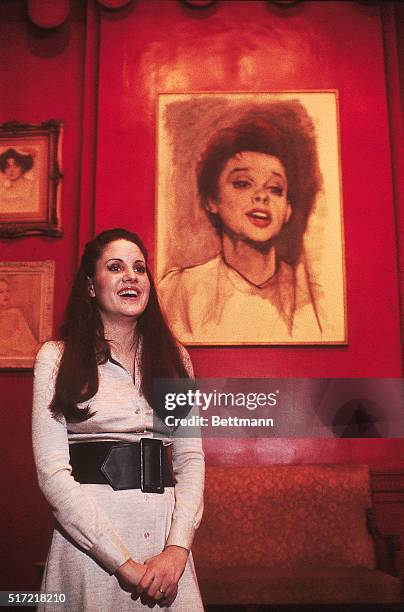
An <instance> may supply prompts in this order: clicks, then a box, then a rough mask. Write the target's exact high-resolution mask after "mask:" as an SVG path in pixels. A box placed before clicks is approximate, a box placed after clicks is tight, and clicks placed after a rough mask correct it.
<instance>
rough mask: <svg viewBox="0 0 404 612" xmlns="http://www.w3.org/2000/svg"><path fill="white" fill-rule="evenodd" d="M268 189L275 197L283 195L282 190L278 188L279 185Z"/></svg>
mask: <svg viewBox="0 0 404 612" xmlns="http://www.w3.org/2000/svg"><path fill="white" fill-rule="evenodd" d="M269 189H270V192H271V193H274V194H275V195H278V196H281V195H283V188H282V187H280V186H279V185H271V187H270V188H269Z"/></svg>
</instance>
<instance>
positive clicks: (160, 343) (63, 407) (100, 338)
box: [50, 228, 188, 421]
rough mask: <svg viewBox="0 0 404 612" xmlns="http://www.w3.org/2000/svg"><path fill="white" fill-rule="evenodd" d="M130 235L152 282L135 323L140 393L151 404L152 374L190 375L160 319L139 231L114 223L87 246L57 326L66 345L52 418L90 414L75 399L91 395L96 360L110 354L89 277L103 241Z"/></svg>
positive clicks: (78, 417)
mask: <svg viewBox="0 0 404 612" xmlns="http://www.w3.org/2000/svg"><path fill="white" fill-rule="evenodd" d="M120 239H124V240H128V241H129V242H133V243H134V244H136V245H137V246H138V247H139V249H140V250H141V252H142V254H143V256H144V258H145V261H146V270H147V275H148V278H149V281H150V293H149V301H148V303H147V306H146V309H145V311H144V312H143V313H142V315H141V316H140V318H139V320H138V322H137V325H136V335H137V336H138V338H141V340H142V350H141V354H140V370H141V372H142V382H141V387H140V389H141V392H142V393H143V395H144V396H145V398H146V400H147V401H148V403H149V404H150V405H152V395H153V379H156V378H180V377H184V378H188V374H187V372H186V369H185V367H184V364H183V362H182V359H181V355H180V350H179V347H178V345H177V343H176V341H175V339H174V337H173V335H172V333H171V331H170V329H169V327H168V325H167V323H166V321H165V319H164V316H163V313H162V311H161V308H160V304H159V301H158V297H157V292H156V287H155V284H154V281H153V278H152V276H151V274H150V271H149V269H148V267H147V251H146V248H145V246H144V244H143V242H142V240H141V239H140V238H139V236H138V235H137V234H134V233H133V232H129V231H128V230H125V229H121V228H115V229H111V230H107V231H105V232H102V233H101V234H99V235H98V236H96V237H95V238H94V239H93V240H91V241H90V242H88V243H87V244H86V246H85V249H84V253H83V256H82V258H81V263H80V267H79V269H78V272H77V274H76V278H75V280H74V283H73V286H72V290H71V293H70V297H69V300H68V302H67V307H66V311H65V315H64V319H63V323H62V325H61V328H60V339H61V340H63V343H64V350H63V354H62V357H61V361H60V366H59V370H58V374H57V378H56V385H55V395H54V397H53V400H52V402H51V405H50V410H51V412H52V414H53V415H54V416H55V417H58V416H60V415H61V414H63V415H64V416H65V417H66V418H67V419H71V420H80V421H81V420H85V419H88V418H90V417H91V416H92V414H90V411H89V407H78V403H83V402H84V403H85V402H86V401H88V400H90V399H91V398H92V397H93V396H94V395H95V394H96V393H97V391H98V384H99V380H98V367H97V366H98V365H99V364H102V363H106V361H108V359H109V358H110V356H111V349H110V345H109V343H108V340H107V339H106V338H105V336H104V326H103V323H102V319H101V316H100V312H99V309H98V305H97V301H96V300H95V299H94V298H91V297H90V294H89V290H88V279H89V278H93V277H94V275H95V269H96V264H97V261H98V260H99V258H100V257H101V255H102V252H103V250H104V248H105V247H106V245H108V244H109V243H110V242H113V241H115V240H120Z"/></svg>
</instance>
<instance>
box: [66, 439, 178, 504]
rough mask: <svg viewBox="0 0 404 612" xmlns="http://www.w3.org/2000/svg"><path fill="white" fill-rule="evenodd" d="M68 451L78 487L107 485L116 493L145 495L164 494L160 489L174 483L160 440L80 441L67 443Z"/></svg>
mask: <svg viewBox="0 0 404 612" xmlns="http://www.w3.org/2000/svg"><path fill="white" fill-rule="evenodd" d="M69 451H70V465H71V466H72V475H73V477H74V479H75V480H77V481H78V482H80V483H82V484H109V485H111V487H112V488H113V489H115V490H116V491H119V490H123V489H141V490H142V491H144V492H145V493H164V487H173V486H174V484H175V480H174V478H173V476H172V474H171V469H170V460H169V458H168V454H167V448H166V447H165V446H164V445H163V443H162V441H161V440H156V439H154V438H142V439H141V440H140V442H80V443H76V444H69Z"/></svg>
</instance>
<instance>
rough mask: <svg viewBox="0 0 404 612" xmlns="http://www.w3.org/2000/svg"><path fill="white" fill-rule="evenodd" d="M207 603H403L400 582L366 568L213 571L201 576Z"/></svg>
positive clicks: (253, 568)
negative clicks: (401, 601)
mask: <svg viewBox="0 0 404 612" xmlns="http://www.w3.org/2000/svg"><path fill="white" fill-rule="evenodd" d="M198 577H199V583H200V587H201V592H202V594H203V600H204V603H205V604H217V605H220V604H222V605H224V604H227V605H231V604H236V603H237V604H257V603H271V604H297V603H298V604H328V603H333V604H338V603H341V604H342V603H362V604H363V603H370V604H371V603H378V604H382V603H394V602H398V601H400V591H401V581H400V579H399V578H394V577H393V576H390V575H389V574H385V573H383V572H380V571H379V570H370V569H368V568H364V567H353V568H334V569H331V568H321V567H312V568H310V567H307V568H301V569H295V570H285V569H272V570H268V569H265V568H262V567H248V568H213V567H212V568H211V569H210V570H208V571H206V572H203V573H202V574H199V576H198Z"/></svg>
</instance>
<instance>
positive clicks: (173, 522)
mask: <svg viewBox="0 0 404 612" xmlns="http://www.w3.org/2000/svg"><path fill="white" fill-rule="evenodd" d="M62 350H63V345H62V344H61V343H57V342H47V343H46V344H44V345H43V347H42V348H41V350H40V351H39V353H38V356H37V359H36V363H35V370H34V404H33V425H32V429H33V447H34V457H35V462H36V467H37V472H38V481H39V486H40V488H41V490H42V492H43V494H44V495H45V497H46V499H47V501H48V502H49V504H50V506H51V508H52V511H53V514H54V516H55V518H56V521H57V522H56V526H55V530H54V533H53V537H52V543H51V547H50V551H49V555H48V559H47V563H46V567H45V572H44V577H43V582H42V591H43V592H45V593H49V592H52V591H53V592H54V591H57V592H63V593H65V594H66V603H65V604H64V606H63V605H62V606H61V605H60V604H58V605H55V604H53V605H51V604H42V606H40V607H39V608H38V609H39V610H52V609H55V610H59V611H60V610H63V609H65V610H69V612H74V611H77V612H78V611H80V612H83V611H97V612H98V611H102V612H104V611H105V612H108V611H112V610H114V611H115V610H116V611H122V612H123V611H125V610H135V611H136V610H144V611H145V610H149V609H150V608H149V607H147V606H144V605H143V604H142V603H141V602H140V601H139V600H137V601H134V600H132V599H131V595H130V593H126V592H125V591H123V590H122V589H121V588H120V586H119V583H118V581H117V579H116V578H115V576H114V575H112V574H113V572H114V571H115V570H116V569H117V568H118V567H119V566H120V565H122V563H124V562H125V561H127V560H128V559H129V558H130V557H132V558H133V559H135V560H136V561H138V562H141V563H142V562H143V561H144V560H145V559H148V558H150V557H152V556H153V555H156V554H158V553H159V552H161V551H162V550H163V548H164V546H165V545H168V544H174V545H178V546H182V547H185V548H187V549H189V548H190V547H191V544H192V540H193V536H194V533H195V530H196V528H197V527H198V525H199V523H200V520H201V516H202V508H203V481H204V459H203V451H202V445H201V440H200V439H196V438H181V439H180V438H178V439H172V438H171V439H170V438H168V437H167V434H166V433H165V434H164V433H163V432H161V433H160V432H157V431H156V426H155V425H153V411H152V409H151V408H150V406H149V405H148V404H147V402H146V400H145V398H144V397H143V396H142V394H141V393H140V391H139V384H140V372H139V368H138V366H137V363H136V367H135V381H136V383H135V384H134V383H133V379H132V378H131V376H130V374H129V373H128V372H127V370H125V369H124V368H123V367H121V366H120V365H119V364H117V363H116V362H114V361H108V362H107V363H105V364H103V365H100V366H99V368H98V372H99V389H98V392H97V394H96V395H95V396H94V397H93V398H92V399H91V400H90V402H89V404H90V411H91V412H95V414H94V416H92V417H91V418H90V419H88V420H87V421H83V422H80V423H70V422H68V423H66V421H65V419H64V418H60V419H59V420H56V419H55V418H53V417H52V415H51V413H50V411H49V409H48V407H49V404H50V402H51V400H52V397H53V394H54V384H55V378H56V374H57V370H58V365H59V361H60V356H61V353H62ZM185 362H186V363H185V365H186V367H187V369H189V368H192V366H191V365H190V361H189V357H187V356H186V357H185ZM188 362H189V363H188ZM153 428H154V431H153ZM153 435H154V437H156V436H157V437H160V438H161V439H163V442H164V444H172V450H173V453H172V454H173V469H174V475H175V478H176V481H177V484H176V485H175V488H173V487H169V488H166V489H165V492H164V493H163V494H153V493H143V492H142V491H141V490H140V489H129V490H124V491H114V490H113V489H112V488H111V487H110V486H109V485H100V484H80V483H78V482H76V481H75V480H74V478H73V477H72V475H71V467H70V464H69V446H68V445H69V442H77V443H79V442H88V441H97V440H100V441H119V442H137V441H139V440H140V438H144V437H153ZM155 609H159V607H158V606H156V608H155ZM164 609H165V610H172V611H177V612H199V611H203V605H202V601H201V597H200V593H199V589H198V584H197V580H196V575H195V569H194V565H193V561H192V555H191V554H190V555H189V559H188V562H187V565H186V569H185V572H184V574H183V576H182V578H181V579H180V582H179V588H178V595H177V598H176V600H175V601H174V603H173V605H172V606H171V607H170V608H164Z"/></svg>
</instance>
